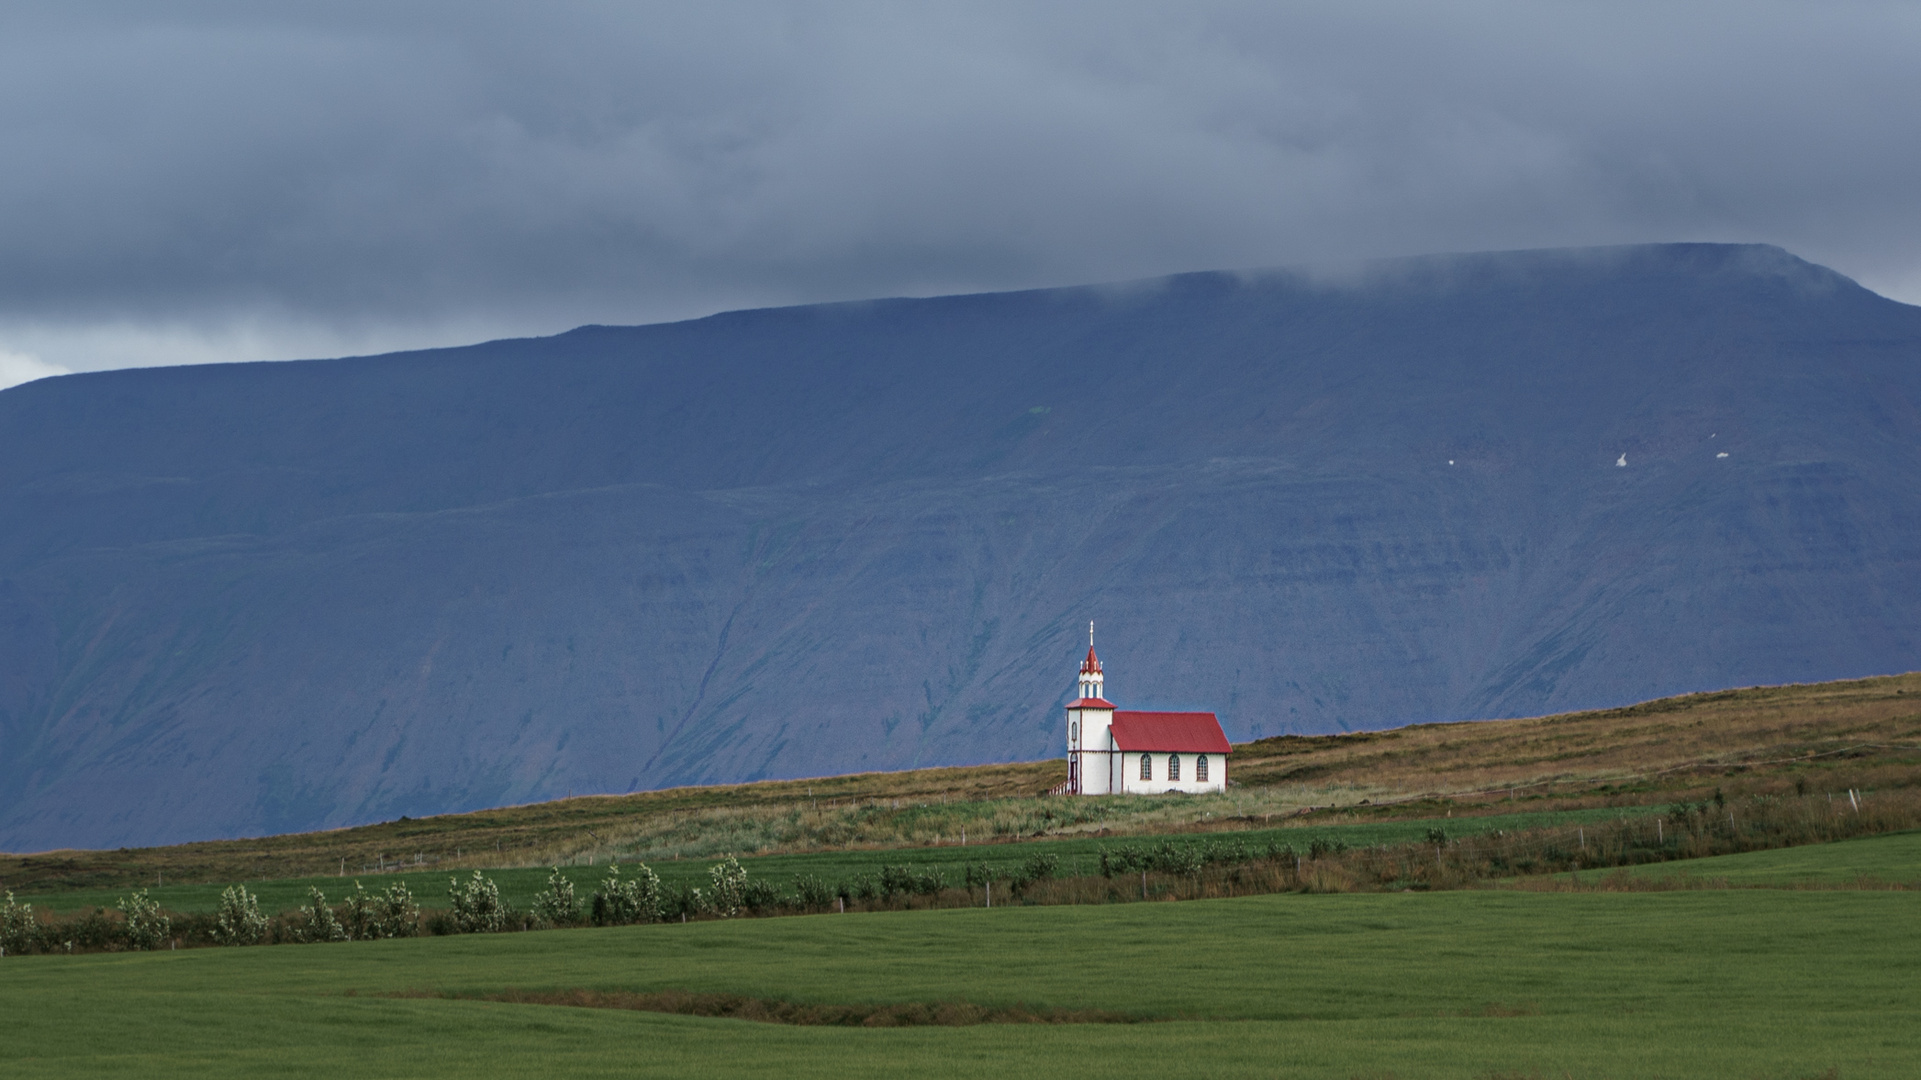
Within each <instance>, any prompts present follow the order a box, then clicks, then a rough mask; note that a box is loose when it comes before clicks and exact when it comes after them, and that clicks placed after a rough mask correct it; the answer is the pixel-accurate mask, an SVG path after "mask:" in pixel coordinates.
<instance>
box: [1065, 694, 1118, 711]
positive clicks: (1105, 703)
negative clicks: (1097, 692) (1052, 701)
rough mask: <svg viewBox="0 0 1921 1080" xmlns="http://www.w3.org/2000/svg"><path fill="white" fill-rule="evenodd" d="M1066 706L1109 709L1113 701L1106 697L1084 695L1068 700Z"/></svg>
mask: <svg viewBox="0 0 1921 1080" xmlns="http://www.w3.org/2000/svg"><path fill="white" fill-rule="evenodd" d="M1067 707H1068V708H1070V709H1111V708H1113V707H1114V703H1113V702H1111V701H1109V700H1107V699H1106V698H1097V697H1084V698H1075V699H1074V700H1073V701H1070V702H1068V703H1067Z"/></svg>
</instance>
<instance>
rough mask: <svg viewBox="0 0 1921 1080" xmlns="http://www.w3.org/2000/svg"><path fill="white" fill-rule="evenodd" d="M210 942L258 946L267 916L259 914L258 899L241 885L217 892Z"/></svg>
mask: <svg viewBox="0 0 1921 1080" xmlns="http://www.w3.org/2000/svg"><path fill="white" fill-rule="evenodd" d="M212 937H213V939H214V941H216V942H218V943H219V944H222V945H258V944H260V943H261V942H263V941H265V940H266V939H267V917H266V916H265V915H262V914H260V898H259V897H257V896H255V895H254V894H252V893H250V892H248V891H247V887H246V886H245V885H229V886H227V891H226V892H223V893H221V894H220V910H219V911H217V912H215V914H214V919H213V934H212Z"/></svg>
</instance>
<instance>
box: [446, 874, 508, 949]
mask: <svg viewBox="0 0 1921 1080" xmlns="http://www.w3.org/2000/svg"><path fill="white" fill-rule="evenodd" d="M447 895H448V897H449V898H450V899H451V900H452V901H453V905H454V909H453V918H454V926H455V928H456V929H458V930H459V931H460V932H461V933H463V934H497V933H499V932H500V931H502V930H505V929H507V917H508V916H509V915H510V914H512V912H511V910H510V909H509V908H508V907H507V905H506V904H505V903H503V902H502V901H501V899H500V886H498V885H496V884H494V882H493V879H492V878H488V877H483V876H482V875H481V873H480V871H478V870H476V871H474V876H473V878H472V879H471V880H469V881H468V882H467V883H466V884H465V885H462V884H461V883H460V882H459V881H458V880H456V879H454V878H448V879H447Z"/></svg>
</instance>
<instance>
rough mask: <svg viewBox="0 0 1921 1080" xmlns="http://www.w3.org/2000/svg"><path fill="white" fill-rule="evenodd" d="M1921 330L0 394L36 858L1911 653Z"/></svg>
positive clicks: (709, 334) (1770, 278) (1188, 292)
mask: <svg viewBox="0 0 1921 1080" xmlns="http://www.w3.org/2000/svg"><path fill="white" fill-rule="evenodd" d="M1918 601H1921V309H1917V308H1913V307H1909V306H1905V305H1902V304H1898V303H1895V302H1893V301H1890V300H1887V299H1884V298H1882V297H1879V296H1876V295H1874V294H1873V293H1871V292H1869V291H1867V290H1865V289H1862V288H1861V287H1859V286H1858V285H1856V284H1854V283H1853V282H1851V281H1849V280H1848V279H1846V278H1844V277H1842V276H1840V275H1838V274H1836V273H1834V272H1832V271H1829V270H1826V269H1823V268H1821V267H1818V266H1814V265H1811V264H1809V263H1806V262H1803V261H1801V260H1799V259H1797V258H1795V257H1793V256H1792V255H1790V254H1788V253H1786V252H1784V251H1781V250H1779V249H1777V248H1772V247H1762V246H1744V245H1659V246H1644V247H1627V248H1610V249H1599V250H1579V251H1544V252H1519V253H1504V254H1486V255H1464V256H1444V257H1431V258H1422V259H1411V260H1396V261H1392V262H1386V263H1379V264H1370V265H1367V266H1364V267H1359V268H1354V269H1351V270H1348V271H1344V272H1341V273H1321V274H1310V273H1304V272H1288V271H1272V272H1258V273H1207V274H1185V275H1180V276H1176V277H1170V278H1164V279H1159V280H1154V281H1146V282H1137V283H1131V284H1125V285H1116V286H1101V287H1087V288H1071V289H1050V290H1040V291H1030V292H1018V293H1004V294H990V295H972V296H953V297H941V298H936V299H914V300H885V301H873V302H863V303H849V304H830V305H818V306H810V307H800V308H785V309H774V310H762V311H743V312H733V313H729V314H723V315H716V316H713V317H711V318H706V319H698V320H694V321H690V322H683V323H674V324H668V325H658V326H642V327H604V326H589V327H582V328H580V329H578V330H574V331H571V332H569V333H565V334H561V335H558V336H556V337H549V338H539V339H528V340H515V341H497V342H491V343H488V344H483V345H476V346H472V347H468V348H457V349H440V350H430V351H424V352H413V353H400V354H394V355H389V356H377V357H361V358H352V359H340V360H320V361H304V362H295V363H271V364H244V365H221V366H205V367H174V368H149V369H138V370H129V371H116V372H106V373H97V374H85V375H72V376H64V377H61V378H55V379H47V380H42V381H39V382H34V383H28V384H26V385H23V386H19V387H16V388H13V389H10V390H7V391H5V392H0V751H3V752H0V848H5V849H11V850H29V849H37V848H45V847H51V846H67V845H88V846H112V845H120V844H153V843H162V842H170V841H176V840H182V839H188V838H204V837H217V836H231V835H241V834H249V833H269V832H285V831H292V830H299V829H311V828H316V827H326V826H333V825H344V824H349V823H357V822H366V821H373V820H381V819H386V818H392V817H396V816H398V815H401V814H408V815H420V814H424V813H429V812H438V811H450V810H460V809H467V808H474V807H481V806H487V805H499V804H504V803H514V802H524V801H530V800H534V799H541V798H548V797H554V796H563V795H566V794H568V793H569V792H575V793H584V792H589V791H628V790H634V789H644V788H655V787H663V786H668V785H674V784H686V783H701V782H718V781H733V780H747V779H759V778H770V777H795V776H808V775H820V774H827V773H840V772H848V771H853V770H862V769H895V768H906V767H911V766H921V765H933V764H959V763H971V762H985V761H1002V760H1018V759H1031V758H1038V757H1044V756H1051V755H1054V754H1057V753H1060V752H1061V741H1062V737H1063V736H1062V732H1061V730H1060V728H1061V716H1060V712H1059V709H1060V706H1061V705H1062V703H1063V702H1064V701H1065V699H1066V698H1067V696H1068V692H1069V691H1070V690H1071V688H1072V675H1073V672H1074V669H1075V665H1076V662H1077V661H1078V658H1079V655H1080V654H1081V653H1082V652H1084V651H1085V649H1086V641H1085V636H1086V629H1087V621H1088V620H1090V619H1092V620H1095V621H1096V622H1097V623H1098V629H1099V638H1098V641H1099V645H1100V651H1101V655H1102V657H1103V659H1104V660H1105V661H1106V662H1107V670H1108V678H1109V681H1108V687H1109V696H1110V697H1111V698H1114V699H1115V700H1117V701H1119V702H1121V703H1122V704H1123V705H1124V706H1127V707H1135V708H1201V709H1212V710H1214V711H1216V712H1218V713H1219V714H1220V715H1221V717H1222V720H1223V723H1224V724H1225V726H1226V727H1227V730H1228V733H1229V734H1230V736H1232V737H1233V738H1235V739H1236V740H1241V739H1249V738H1256V737H1260V736H1266V735H1274V734H1280V733H1283V732H1301V733H1306V732H1320V731H1331V730H1342V729H1359V728H1375V727H1385V726H1391V725H1397V724H1404V723H1408V722H1412V721H1423V720H1451V719H1461V718H1479V717H1502V716H1519V715H1531V714H1539V713H1545V712H1551V711H1558V710H1569V709H1578V708H1588V707H1600V706H1608V705H1615V704H1622V703H1627V702H1632V701H1638V700H1643V699H1646V698H1652V697H1656V696H1660V695H1665V694H1673V693H1679V692H1684V691H1690V690H1701V689H1713V688H1719V687H1724V686H1735V685H1746V684H1754V683H1763V682H1774V683H1778V682H1785V681H1791V680H1801V681H1807V680H1817V679H1831V678H1843V677H1853V676H1859V675H1866V674H1872V673H1877V672H1893V671H1905V670H1908V669H1911V668H1915V667H1921V664H1917V662H1916V657H1917V645H1918V644H1921V602H1918Z"/></svg>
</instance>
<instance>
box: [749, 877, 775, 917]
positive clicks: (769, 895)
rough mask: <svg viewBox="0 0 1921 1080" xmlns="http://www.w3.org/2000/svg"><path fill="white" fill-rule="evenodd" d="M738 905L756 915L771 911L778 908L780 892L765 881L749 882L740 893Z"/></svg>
mask: <svg viewBox="0 0 1921 1080" xmlns="http://www.w3.org/2000/svg"><path fill="white" fill-rule="evenodd" d="M740 903H741V906H742V907H745V908H746V909H747V910H748V911H751V912H754V913H756V914H759V913H760V912H763V911H772V910H773V909H775V908H777V907H779V906H780V903H781V896H780V890H779V889H776V888H774V886H773V885H772V884H771V883H769V882H766V881H749V882H748V883H747V888H745V889H743V890H742V891H741V894H740Z"/></svg>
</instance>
